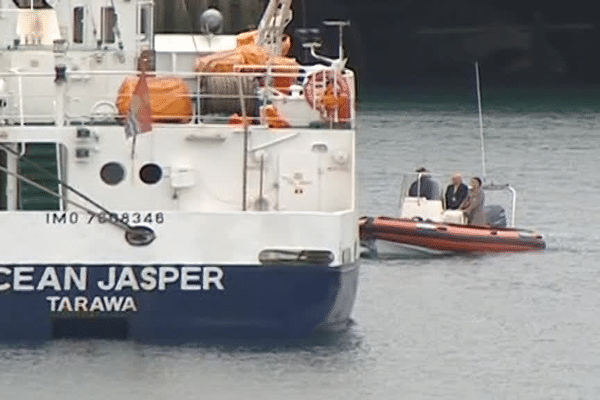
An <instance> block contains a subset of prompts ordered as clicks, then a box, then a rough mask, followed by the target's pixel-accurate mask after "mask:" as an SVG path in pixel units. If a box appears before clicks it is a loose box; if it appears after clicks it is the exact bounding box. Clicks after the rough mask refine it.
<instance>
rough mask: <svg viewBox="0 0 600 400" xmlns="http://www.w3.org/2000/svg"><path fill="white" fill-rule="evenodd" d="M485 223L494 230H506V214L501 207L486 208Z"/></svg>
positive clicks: (491, 206) (495, 205)
mask: <svg viewBox="0 0 600 400" xmlns="http://www.w3.org/2000/svg"><path fill="white" fill-rule="evenodd" d="M485 222H486V224H487V225H489V226H493V227H494V228H506V213H505V212H504V208H503V207H502V206H500V205H497V204H493V205H489V206H485Z"/></svg>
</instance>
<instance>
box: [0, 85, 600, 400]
mask: <svg viewBox="0 0 600 400" xmlns="http://www.w3.org/2000/svg"><path fill="white" fill-rule="evenodd" d="M472 89H473V88H465V89H458V90H457V89H439V88H436V89H431V88H429V89H426V88H425V89H424V88H418V87H413V88H410V89H406V88H405V89H403V90H389V89H387V90H383V89H381V90H372V91H370V92H369V91H367V92H365V93H361V104H360V108H359V113H358V121H359V122H358V129H359V130H358V139H357V146H358V160H357V174H358V180H359V182H358V189H359V190H358V200H359V208H360V214H361V215H371V216H375V215H390V216H393V215H396V214H397V208H398V196H399V191H398V189H399V184H400V177H401V174H402V173H404V172H412V171H414V170H415V168H417V167H421V166H425V167H427V168H429V169H430V170H431V171H432V172H436V173H440V174H441V175H440V176H442V177H446V178H447V179H449V177H450V174H451V173H453V172H456V171H460V172H462V173H463V174H464V176H465V177H467V178H468V177H470V176H473V175H478V176H481V175H483V164H482V150H481V149H482V147H481V140H480V139H481V132H480V127H479V122H478V115H477V103H476V96H475V95H474V93H473V90H472ZM482 98H483V102H482V106H483V132H484V152H483V153H484V154H485V169H486V171H485V172H486V176H487V177H488V179H490V180H492V179H493V180H494V181H495V182H497V183H510V184H511V185H512V186H513V187H515V188H516V189H517V191H518V205H517V210H516V211H517V225H518V226H519V227H523V228H530V229H536V230H538V231H539V232H541V233H543V234H544V235H545V237H546V241H547V249H546V250H545V251H543V252H535V253H522V254H490V255H476V256H475V255H470V256H451V257H433V258H415V259H410V258H404V259H396V260H385V261H378V260H363V262H362V267H361V273H360V283H359V293H358V297H357V301H356V306H355V309H354V314H353V316H354V321H355V323H354V324H353V325H352V326H351V327H350V329H349V330H348V331H346V332H344V333H342V334H339V335H324V336H323V335H322V336H316V337H313V338H309V339H306V340H302V341H264V342H251V343H248V342H246V343H244V342H226V341H215V342H210V343H208V342H204V343H195V344H188V345H178V346H174V345H151V344H139V343H133V342H127V341H125V342H122V341H99V340H84V341H72V340H56V341H51V342H48V343H45V344H40V345H36V346H15V345H11V346H8V345H0V398H1V399H61V400H75V399H78V400H79V399H132V400H136V399H140V400H141V399H144V400H149V399H260V400H268V399H278V400H279V399H287V400H293V399H328V400H331V399H444V400H450V399H457V400H459V399H460V400H464V399H473V400H481V399H528V400H530V399H597V398H599V397H600V380H599V379H598V377H599V376H600V333H599V331H600V320H598V319H597V314H598V310H599V309H600V261H599V260H598V259H599V258H600V244H599V239H600V183H599V179H598V173H599V171H600V161H599V160H598V158H599V156H600V91H599V90H595V89H587V88H586V89H577V88H574V89H564V88H563V89H529V90H526V89H508V88H501V89H494V88H485V87H484V90H483V96H482ZM440 183H443V184H444V185H445V184H447V183H449V182H448V181H442V182H440ZM0 323H3V324H7V323H10V321H1V322H0Z"/></svg>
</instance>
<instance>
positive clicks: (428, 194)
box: [408, 167, 440, 200]
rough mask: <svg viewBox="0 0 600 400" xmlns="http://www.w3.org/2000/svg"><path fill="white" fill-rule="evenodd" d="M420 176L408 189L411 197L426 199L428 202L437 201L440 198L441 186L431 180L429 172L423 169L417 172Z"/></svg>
mask: <svg viewBox="0 0 600 400" xmlns="http://www.w3.org/2000/svg"><path fill="white" fill-rule="evenodd" d="M416 172H417V173H418V174H419V176H418V177H417V180H416V181H414V182H413V183H412V184H411V185H410V188H409V189H408V195H409V196H410V197H425V198H426V199H427V200H437V199H439V198H440V186H439V185H438V183H437V182H436V181H434V180H433V179H432V178H431V175H430V174H429V171H428V170H427V169H426V168H424V167H421V168H419V169H417V170H416Z"/></svg>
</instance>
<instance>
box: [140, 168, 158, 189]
mask: <svg viewBox="0 0 600 400" xmlns="http://www.w3.org/2000/svg"><path fill="white" fill-rule="evenodd" d="M160 178H162V169H161V168H160V167H159V166H158V165H156V164H146V165H144V166H143V167H142V168H141V169H140V179H141V180H142V182H144V183H147V184H149V185H152V184H154V183H156V182H158V181H160Z"/></svg>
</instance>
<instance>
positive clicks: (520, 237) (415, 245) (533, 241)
mask: <svg viewBox="0 0 600 400" xmlns="http://www.w3.org/2000/svg"><path fill="white" fill-rule="evenodd" d="M483 188H484V190H485V191H486V192H491V191H499V190H506V191H508V192H509V193H510V195H511V197H512V205H511V207H510V210H511V217H510V218H508V220H507V217H506V213H505V209H504V207H502V206H500V205H496V204H494V205H488V206H486V207H485V218H486V225H485V226H477V225H469V224H467V220H466V216H465V215H464V213H463V211H460V210H444V207H443V203H442V200H441V199H438V198H435V199H427V198H425V197H412V196H405V197H402V202H401V205H400V217H386V216H378V217H368V216H364V217H361V218H360V219H359V233H360V240H361V246H362V247H363V249H366V250H367V253H365V254H366V255H368V256H371V257H394V256H400V257H402V256H415V255H444V254H454V253H479V252H521V251H531V250H543V249H545V248H546V243H545V240H544V237H543V235H541V234H539V233H538V232H536V231H533V230H526V229H518V228H515V227H514V214H515V213H514V210H515V205H516V192H515V190H514V189H513V188H512V187H510V186H509V185H487V186H484V187H483Z"/></svg>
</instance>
